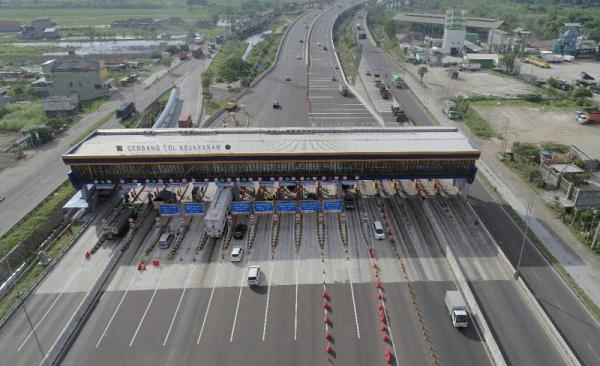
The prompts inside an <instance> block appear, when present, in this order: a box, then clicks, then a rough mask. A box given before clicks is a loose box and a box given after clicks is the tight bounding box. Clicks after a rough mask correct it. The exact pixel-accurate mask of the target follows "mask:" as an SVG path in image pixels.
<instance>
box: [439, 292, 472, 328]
mask: <svg viewBox="0 0 600 366" xmlns="http://www.w3.org/2000/svg"><path fill="white" fill-rule="evenodd" d="M444 300H445V302H446V308H447V309H448V314H449V315H450V318H451V319H452V325H453V326H454V328H466V327H467V325H469V312H468V310H467V304H466V303H465V300H464V299H463V298H462V295H461V294H460V292H458V291H446V297H445V298H444Z"/></svg>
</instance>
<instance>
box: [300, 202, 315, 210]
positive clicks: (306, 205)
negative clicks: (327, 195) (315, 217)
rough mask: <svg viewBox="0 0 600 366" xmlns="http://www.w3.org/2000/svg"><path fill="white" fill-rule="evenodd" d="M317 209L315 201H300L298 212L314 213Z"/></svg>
mask: <svg viewBox="0 0 600 366" xmlns="http://www.w3.org/2000/svg"><path fill="white" fill-rule="evenodd" d="M318 208H319V201H315V200H303V201H300V211H302V212H315V211H317V209H318Z"/></svg>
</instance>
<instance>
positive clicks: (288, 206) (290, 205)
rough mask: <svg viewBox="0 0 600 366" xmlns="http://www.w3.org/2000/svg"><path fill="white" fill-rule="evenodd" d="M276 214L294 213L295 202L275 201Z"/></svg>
mask: <svg viewBox="0 0 600 366" xmlns="http://www.w3.org/2000/svg"><path fill="white" fill-rule="evenodd" d="M277 211H278V212H296V201H277Z"/></svg>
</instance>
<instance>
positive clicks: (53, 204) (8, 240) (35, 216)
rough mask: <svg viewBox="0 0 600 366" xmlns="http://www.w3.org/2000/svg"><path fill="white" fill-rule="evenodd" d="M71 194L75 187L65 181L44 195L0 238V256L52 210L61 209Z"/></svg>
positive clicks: (42, 220) (32, 229)
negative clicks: (39, 201) (46, 195)
mask: <svg viewBox="0 0 600 366" xmlns="http://www.w3.org/2000/svg"><path fill="white" fill-rule="evenodd" d="M73 194H75V189H74V188H73V186H71V184H70V183H69V182H65V183H63V184H62V185H60V186H59V187H58V188H57V189H56V190H55V191H54V192H53V193H51V194H50V195H49V196H48V197H46V199H45V200H43V201H42V202H41V203H40V204H38V205H37V207H35V208H34V209H33V210H32V211H31V212H29V214H27V216H25V217H24V218H23V219H21V221H19V222H18V223H17V224H16V225H15V226H13V227H12V228H11V229H10V231H9V232H7V233H6V234H4V236H2V238H0V257H4V256H5V255H6V254H8V252H10V250H11V249H12V248H14V247H15V246H16V245H17V244H19V243H20V242H21V241H23V240H24V239H25V238H27V237H28V236H29V235H30V234H31V233H32V232H33V231H34V230H35V229H36V228H37V227H38V226H40V225H42V224H43V223H44V222H46V221H47V219H48V217H49V215H50V213H52V212H53V211H54V210H61V209H62V204H63V203H64V202H65V200H66V199H67V198H68V197H71V196H72V195H73Z"/></svg>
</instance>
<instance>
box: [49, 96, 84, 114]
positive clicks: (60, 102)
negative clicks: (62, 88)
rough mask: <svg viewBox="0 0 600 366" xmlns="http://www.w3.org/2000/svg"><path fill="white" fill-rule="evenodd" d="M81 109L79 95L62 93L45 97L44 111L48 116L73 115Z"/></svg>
mask: <svg viewBox="0 0 600 366" xmlns="http://www.w3.org/2000/svg"><path fill="white" fill-rule="evenodd" d="M79 109H80V108H79V98H77V95H71V96H67V95H61V96H54V97H47V98H46V99H44V113H46V116H47V117H48V118H54V117H64V116H72V115H74V114H75V113H77V112H78V111H79Z"/></svg>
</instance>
